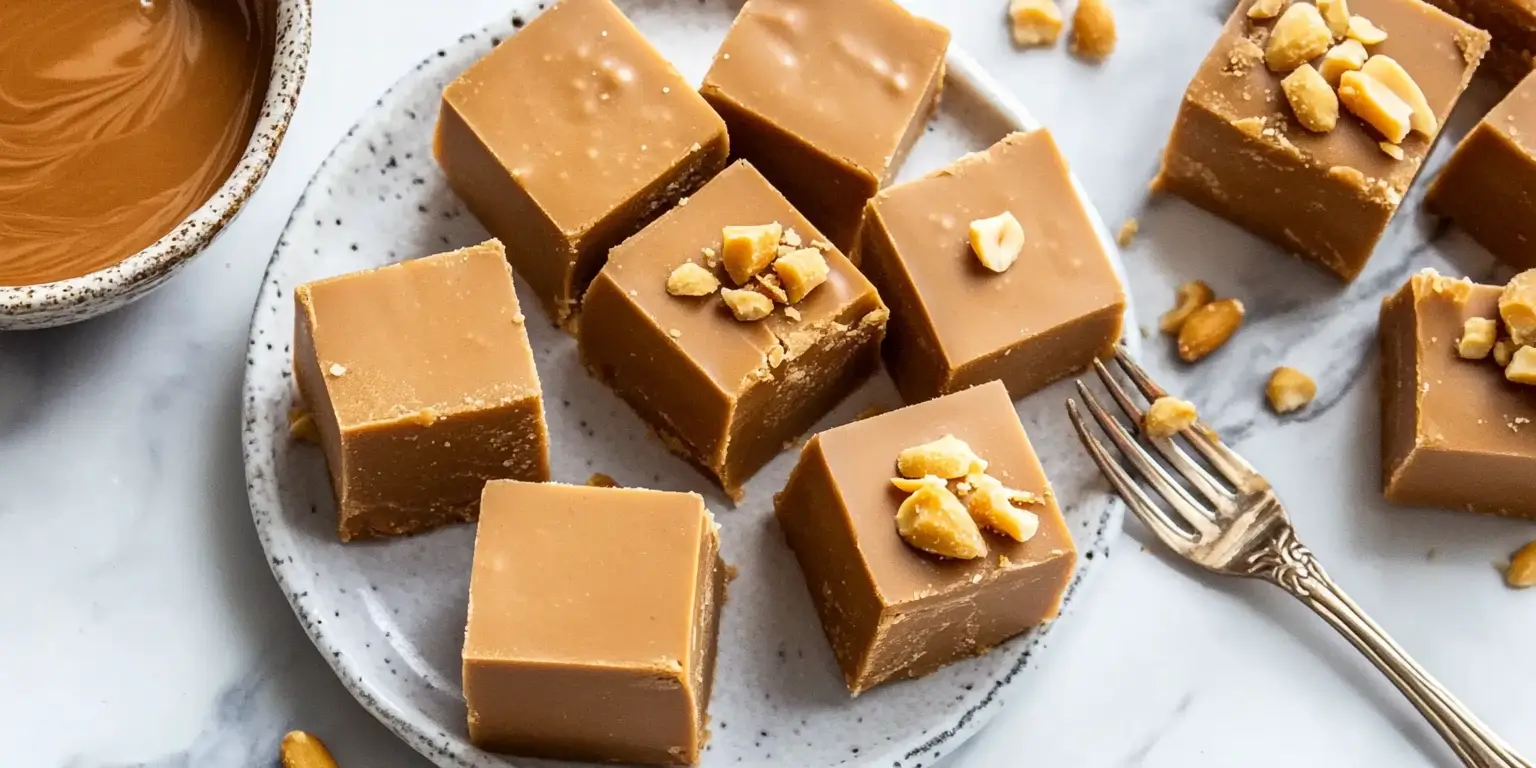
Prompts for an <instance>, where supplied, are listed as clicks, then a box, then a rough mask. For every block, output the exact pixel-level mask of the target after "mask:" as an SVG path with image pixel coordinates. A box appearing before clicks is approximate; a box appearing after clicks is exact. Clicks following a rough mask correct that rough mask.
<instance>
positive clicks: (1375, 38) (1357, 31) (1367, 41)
mask: <svg viewBox="0 0 1536 768" xmlns="http://www.w3.org/2000/svg"><path fill="white" fill-rule="evenodd" d="M1344 34H1346V35H1348V36H1349V39H1351V40H1359V41H1360V42H1361V43H1362V44H1364V45H1381V44H1382V42H1384V41H1385V40H1386V39H1387V33H1386V32H1385V31H1384V30H1382V29H1381V28H1380V27H1377V26H1376V25H1375V24H1372V23H1371V20H1370V19H1367V18H1365V17H1364V16H1351V17H1349V26H1348V28H1347V29H1346V30H1345V32H1344Z"/></svg>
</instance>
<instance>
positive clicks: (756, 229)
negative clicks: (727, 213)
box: [720, 222, 784, 285]
mask: <svg viewBox="0 0 1536 768" xmlns="http://www.w3.org/2000/svg"><path fill="white" fill-rule="evenodd" d="M783 234H784V227H783V226H782V225H780V224H779V223H778V222H774V223H772V224H757V225H753V226H733V227H726V228H725V229H724V230H722V231H721V233H720V241H721V250H722V251H723V252H724V253H723V256H722V259H723V260H724V261H725V271H726V273H727V274H729V275H730V276H731V281H732V282H734V283H735V284H737V285H742V284H744V283H746V282H747V281H748V280H751V279H752V276H753V275H756V274H757V273H759V272H761V271H763V269H764V268H765V267H767V266H768V265H769V264H770V263H772V262H773V259H774V257H775V256H777V255H778V248H779V238H780V237H782V236H783Z"/></svg>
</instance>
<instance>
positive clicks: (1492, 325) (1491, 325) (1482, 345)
mask: <svg viewBox="0 0 1536 768" xmlns="http://www.w3.org/2000/svg"><path fill="white" fill-rule="evenodd" d="M1498 340H1499V324H1498V322H1497V321H1495V320H1492V319H1490V318H1486V317H1469V318H1467V321H1466V322H1465V323H1463V324H1462V327H1461V338H1459V339H1457V340H1456V354H1458V355H1461V357H1462V358H1464V359H1466V360H1482V359H1484V358H1486V357H1488V355H1489V353H1491V352H1493V345H1494V344H1495V343H1497V342H1498Z"/></svg>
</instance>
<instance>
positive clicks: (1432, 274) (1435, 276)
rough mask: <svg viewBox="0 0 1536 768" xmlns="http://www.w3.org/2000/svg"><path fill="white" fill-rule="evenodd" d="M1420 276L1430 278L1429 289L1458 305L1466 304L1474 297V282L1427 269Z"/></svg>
mask: <svg viewBox="0 0 1536 768" xmlns="http://www.w3.org/2000/svg"><path fill="white" fill-rule="evenodd" d="M1419 274H1421V275H1424V276H1425V277H1428V278H1429V289H1430V290H1431V291H1434V292H1435V293H1437V294H1439V295H1441V296H1444V297H1446V298H1447V299H1450V300H1451V301H1454V302H1456V303H1457V304H1465V303H1467V299H1469V298H1471V297H1472V281H1471V280H1468V279H1466V278H1465V277H1449V276H1447V275H1442V274H1440V273H1439V272H1436V271H1435V270H1434V269H1432V268H1425V269H1424V270H1422V271H1420V273H1419Z"/></svg>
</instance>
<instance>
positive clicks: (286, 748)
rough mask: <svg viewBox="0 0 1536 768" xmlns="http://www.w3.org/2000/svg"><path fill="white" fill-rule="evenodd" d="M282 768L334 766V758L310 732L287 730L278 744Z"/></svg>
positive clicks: (328, 767) (333, 767)
mask: <svg viewBox="0 0 1536 768" xmlns="http://www.w3.org/2000/svg"><path fill="white" fill-rule="evenodd" d="M278 757H279V759H280V760H281V762H282V764H283V768H336V758H334V757H332V756H331V751H330V750H329V749H326V748H325V742H323V741H321V740H320V739H319V738H318V737H316V736H315V735H314V734H312V733H308V732H305V731H289V732H288V733H287V734H285V735H284V736H283V741H282V743H281V744H280V745H279V746H278Z"/></svg>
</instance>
